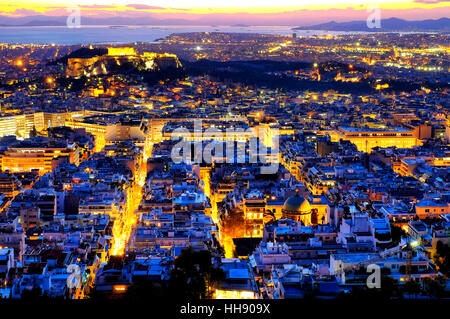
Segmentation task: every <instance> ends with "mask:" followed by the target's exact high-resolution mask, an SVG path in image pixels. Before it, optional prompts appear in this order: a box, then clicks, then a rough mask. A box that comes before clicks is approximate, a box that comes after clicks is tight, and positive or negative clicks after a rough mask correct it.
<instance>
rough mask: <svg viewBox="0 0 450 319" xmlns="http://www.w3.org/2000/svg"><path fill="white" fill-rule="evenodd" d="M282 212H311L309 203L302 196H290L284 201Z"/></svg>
mask: <svg viewBox="0 0 450 319" xmlns="http://www.w3.org/2000/svg"><path fill="white" fill-rule="evenodd" d="M282 210H283V212H285V213H288V214H295V215H305V214H310V213H311V205H310V204H309V202H308V200H307V199H305V198H304V197H301V196H298V195H295V196H291V197H289V198H288V199H286V201H285V202H284V205H283V209H282Z"/></svg>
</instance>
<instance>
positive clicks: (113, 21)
mask: <svg viewBox="0 0 450 319" xmlns="http://www.w3.org/2000/svg"><path fill="white" fill-rule="evenodd" d="M66 24H67V17H53V16H52V17H50V16H45V15H34V16H27V17H19V18H12V17H7V16H2V15H0V26H2V27H35V26H39V27H42V26H65V25H66ZM81 24H82V25H107V26H111V25H113V26H120V25H123V26H126V25H133V26H137V25H195V22H193V21H190V20H184V19H155V18H153V17H150V16H149V17H142V18H127V17H113V18H97V17H83V16H82V17H81Z"/></svg>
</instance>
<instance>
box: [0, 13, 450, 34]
mask: <svg viewBox="0 0 450 319" xmlns="http://www.w3.org/2000/svg"><path fill="white" fill-rule="evenodd" d="M204 22H206V23H208V22H207V20H205V21H204ZM66 23H67V17H64V16H62V17H61V16H60V17H53V16H45V15H34V16H27V17H18V18H17V17H16V18H13V17H8V16H2V15H0V26H3V27H33V26H65V25H66ZM198 23H199V21H195V20H185V19H156V18H154V17H151V16H148V17H137V18H128V17H111V18H99V17H81V24H82V25H85V26H86V25H107V26H128V25H129V26H139V25H199V24H198ZM205 25H206V24H205ZM232 26H241V27H243V26H245V27H248V26H249V25H246V24H233V25H232ZM293 30H326V31H368V32H391V31H422V32H424V31H440V32H449V31H450V19H449V18H441V19H437V20H431V19H428V20H421V21H408V20H402V19H399V18H389V19H383V20H381V28H380V29H376V28H375V29H370V28H368V27H367V24H366V21H350V22H335V21H331V22H327V23H322V24H316V25H310V26H300V27H295V28H293Z"/></svg>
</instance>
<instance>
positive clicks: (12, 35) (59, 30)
mask: <svg viewBox="0 0 450 319" xmlns="http://www.w3.org/2000/svg"><path fill="white" fill-rule="evenodd" d="M187 32H226V33H259V34H272V35H292V34H293V33H296V34H297V35H298V36H305V37H307V36H314V35H326V34H329V35H335V34H347V33H353V34H354V33H361V32H333V31H322V30H295V31H294V30H292V27H291V26H249V27H247V26H153V25H152V26H81V27H79V28H68V27H66V26H50V27H48V26H45V27H38V26H33V27H0V43H7V44H55V45H77V44H84V45H86V44H125V43H133V42H155V41H156V40H158V39H162V38H165V37H167V36H168V35H170V34H174V33H187Z"/></svg>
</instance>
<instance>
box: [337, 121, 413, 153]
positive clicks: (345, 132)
mask: <svg viewBox="0 0 450 319" xmlns="http://www.w3.org/2000/svg"><path fill="white" fill-rule="evenodd" d="M331 134H332V136H331V137H332V141H336V142H337V141H339V140H341V139H342V140H347V141H350V142H352V143H353V144H355V145H356V146H357V147H358V150H359V151H362V152H369V153H370V151H371V150H372V148H374V147H390V146H397V147H399V148H410V147H413V146H416V145H418V143H419V141H418V139H417V138H416V137H415V136H414V135H413V133H412V132H411V131H409V130H407V129H405V128H402V127H393V128H388V129H374V128H367V129H366V128H361V127H348V126H341V127H339V128H338V129H336V130H334V131H333V133H331Z"/></svg>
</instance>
